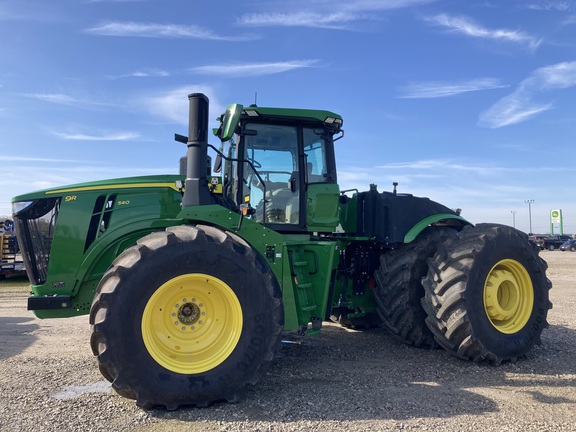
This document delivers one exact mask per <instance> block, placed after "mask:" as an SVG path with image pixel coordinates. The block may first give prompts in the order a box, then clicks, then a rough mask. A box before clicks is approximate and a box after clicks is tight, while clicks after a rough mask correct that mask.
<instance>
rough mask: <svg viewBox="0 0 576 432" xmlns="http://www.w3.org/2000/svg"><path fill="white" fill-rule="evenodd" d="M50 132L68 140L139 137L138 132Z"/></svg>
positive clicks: (122, 139) (108, 139)
mask: <svg viewBox="0 0 576 432" xmlns="http://www.w3.org/2000/svg"><path fill="white" fill-rule="evenodd" d="M51 133H52V134H54V135H56V136H58V137H60V138H62V139H65V140H70V141H133V140H135V139H138V138H140V134H139V133H137V132H124V131H121V132H108V133H100V134H98V135H87V134H82V133H70V132H56V131H52V132H51Z"/></svg>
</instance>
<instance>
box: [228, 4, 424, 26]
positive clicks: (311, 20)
mask: <svg viewBox="0 0 576 432" xmlns="http://www.w3.org/2000/svg"><path fill="white" fill-rule="evenodd" d="M433 1H435V0H387V1H382V0H358V1H341V2H337V1H336V2H330V3H329V4H328V3H323V2H306V3H305V4H306V6H305V8H306V9H305V10H301V11H298V12H262V13H252V14H245V15H243V16H241V17H240V18H238V20H237V22H238V24H240V25H245V26H260V27H265V26H283V27H315V28H327V29H342V30H344V29H347V24H349V23H351V22H355V21H360V20H369V19H375V18H378V15H376V14H375V12H385V11H390V10H394V9H402V8H409V7H413V6H417V5H421V4H426V3H431V2H433ZM327 5H328V6H327ZM290 6H293V4H292V3H291V4H290ZM334 11H337V12H334Z"/></svg>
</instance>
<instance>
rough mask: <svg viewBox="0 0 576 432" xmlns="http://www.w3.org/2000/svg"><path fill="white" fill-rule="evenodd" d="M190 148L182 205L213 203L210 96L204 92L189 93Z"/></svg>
mask: <svg viewBox="0 0 576 432" xmlns="http://www.w3.org/2000/svg"><path fill="white" fill-rule="evenodd" d="M188 101H189V105H190V110H189V119H188V142H187V143H186V145H187V146H188V150H187V152H186V160H187V162H186V190H185V191H184V196H183V197H182V206H183V207H190V206H198V205H208V204H213V202H214V201H213V199H212V195H211V194H210V191H209V190H208V182H207V181H206V164H207V163H208V105H209V104H208V98H207V97H206V96H205V95H204V94H202V93H192V94H189V95H188Z"/></svg>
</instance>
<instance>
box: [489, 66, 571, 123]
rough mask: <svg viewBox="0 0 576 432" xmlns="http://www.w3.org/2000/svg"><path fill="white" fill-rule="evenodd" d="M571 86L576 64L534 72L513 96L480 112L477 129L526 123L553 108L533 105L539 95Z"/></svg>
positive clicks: (547, 67)
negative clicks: (478, 127)
mask: <svg viewBox="0 0 576 432" xmlns="http://www.w3.org/2000/svg"><path fill="white" fill-rule="evenodd" d="M573 86H576V61H574V62H563V63H557V64H554V65H550V66H545V67H542V68H539V69H536V70H535V71H534V72H532V74H531V75H530V76H529V77H528V78H526V79H524V80H523V81H522V82H521V83H520V84H519V85H518V87H517V88H516V90H515V91H514V92H513V93H511V94H509V95H507V96H505V97H503V98H502V99H500V100H499V101H498V102H496V103H495V104H494V105H492V106H491V107H490V108H489V109H488V110H486V111H484V112H483V113H482V114H481V115H480V118H479V121H478V125H479V126H483V127H488V128H499V127H503V126H509V125H513V124H517V123H521V122H524V121H526V120H529V119H531V118H533V117H535V116H536V115H538V114H540V113H542V112H545V111H548V110H550V109H552V108H553V104H552V103H551V102H544V103H542V102H537V101H535V99H536V98H537V97H538V96H540V95H541V93H545V92H548V91H551V90H558V89H566V88H569V87H573Z"/></svg>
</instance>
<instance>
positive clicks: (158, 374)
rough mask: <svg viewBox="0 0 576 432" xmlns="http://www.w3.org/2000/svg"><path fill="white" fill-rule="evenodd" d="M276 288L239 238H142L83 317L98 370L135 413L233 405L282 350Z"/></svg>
mask: <svg viewBox="0 0 576 432" xmlns="http://www.w3.org/2000/svg"><path fill="white" fill-rule="evenodd" d="M283 318H284V316H283V307H282V301H281V292H280V288H279V286H278V283H277V281H276V279H275V277H274V275H273V273H272V272H271V270H270V269H269V267H268V265H267V263H266V262H265V261H264V259H263V258H262V257H260V256H259V255H258V254H257V253H255V252H254V251H253V250H252V249H251V248H250V247H249V245H248V244H247V243H246V242H244V241H243V240H242V239H241V238H239V237H237V236H236V235H234V234H232V233H228V232H223V231H221V230H219V229H217V228H213V227H209V226H201V225H198V226H179V227H173V228H169V229H167V230H166V231H163V232H157V233H153V234H150V235H148V236H146V237H144V238H142V239H141V240H139V241H138V243H137V245H135V246H133V247H131V248H129V249H127V250H126V251H124V252H123V253H122V254H121V255H120V256H119V257H118V258H117V259H116V260H115V261H114V263H113V265H112V267H111V268H110V269H109V270H108V272H107V273H106V274H105V275H104V277H103V278H102V281H101V282H100V285H99V287H98V290H97V294H96V297H95V298H94V302H93V305H92V309H91V312H90V323H91V324H92V336H91V341H90V342H91V346H92V350H93V352H94V355H96V356H98V362H99V367H100V371H101V372H102V375H104V377H105V378H107V379H108V380H109V381H111V382H112V387H113V388H114V389H115V390H116V391H117V392H118V393H119V394H120V395H122V396H125V397H128V398H132V399H136V402H137V404H138V405H139V406H141V407H144V408H151V407H153V406H156V405H160V406H165V407H166V408H167V409H169V410H172V409H176V408H178V407H179V406H181V405H196V406H207V405H208V404H210V403H212V402H216V401H221V400H225V401H229V402H234V401H236V400H237V398H238V396H239V394H241V393H242V391H243V390H245V388H246V387H247V386H248V385H249V384H255V383H256V382H257V381H258V380H259V379H260V378H261V376H262V375H263V374H264V373H265V371H266V369H267V367H268V366H269V364H270V362H271V361H272V359H273V357H274V354H275V352H276V350H277V348H278V345H279V342H280V336H281V332H282V328H283Z"/></svg>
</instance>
